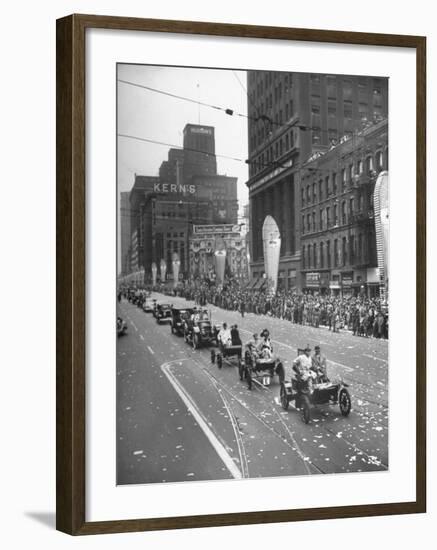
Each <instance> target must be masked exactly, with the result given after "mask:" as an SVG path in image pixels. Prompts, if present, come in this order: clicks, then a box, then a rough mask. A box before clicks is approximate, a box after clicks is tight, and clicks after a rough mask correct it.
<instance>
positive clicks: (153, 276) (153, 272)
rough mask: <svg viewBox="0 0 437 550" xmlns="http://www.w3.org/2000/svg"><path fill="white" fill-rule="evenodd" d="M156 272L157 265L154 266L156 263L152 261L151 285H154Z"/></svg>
mask: <svg viewBox="0 0 437 550" xmlns="http://www.w3.org/2000/svg"><path fill="white" fill-rule="evenodd" d="M157 273H158V267H157V266H156V263H155V262H153V263H152V286H156V275H157Z"/></svg>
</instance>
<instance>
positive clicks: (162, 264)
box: [159, 258, 167, 283]
mask: <svg viewBox="0 0 437 550" xmlns="http://www.w3.org/2000/svg"><path fill="white" fill-rule="evenodd" d="M159 268H160V271H161V283H163V282H164V281H165V274H166V273H167V264H166V262H165V260H164V258H162V260H161V262H160V263H159Z"/></svg>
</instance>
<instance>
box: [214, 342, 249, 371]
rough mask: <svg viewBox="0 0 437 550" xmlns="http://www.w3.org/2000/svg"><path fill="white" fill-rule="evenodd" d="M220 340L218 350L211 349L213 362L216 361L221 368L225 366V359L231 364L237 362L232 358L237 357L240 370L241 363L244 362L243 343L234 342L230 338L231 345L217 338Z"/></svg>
mask: <svg viewBox="0 0 437 550" xmlns="http://www.w3.org/2000/svg"><path fill="white" fill-rule="evenodd" d="M217 342H218V350H217V351H216V350H215V349H212V350H211V363H212V364H213V365H214V363H216V364H217V366H218V368H219V369H221V368H222V366H223V361H226V363H228V364H229V365H233V364H235V363H234V362H232V361H231V360H232V359H236V364H237V366H238V370H240V369H241V363H242V348H243V346H242V344H241V342H240V344H232V343H231V341H230V340H229V345H226V344H224V343H223V342H222V341H221V340H220V338H218V339H217Z"/></svg>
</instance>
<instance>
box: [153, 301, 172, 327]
mask: <svg viewBox="0 0 437 550" xmlns="http://www.w3.org/2000/svg"><path fill="white" fill-rule="evenodd" d="M154 315H155V319H156V322H157V323H158V324H159V325H160V324H161V323H166V322H167V323H168V322H169V321H171V305H170V304H158V305H157V306H156V310H155V312H154Z"/></svg>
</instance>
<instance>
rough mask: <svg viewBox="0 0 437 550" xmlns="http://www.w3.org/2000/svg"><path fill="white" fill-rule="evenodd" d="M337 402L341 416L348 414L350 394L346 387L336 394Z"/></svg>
mask: <svg viewBox="0 0 437 550" xmlns="http://www.w3.org/2000/svg"><path fill="white" fill-rule="evenodd" d="M338 404H339V407H340V412H341V414H342V415H343V416H349V413H350V412H351V406H352V402H351V396H350V394H349V392H348V391H347V389H346V388H342V389H341V390H340V395H339V396H338Z"/></svg>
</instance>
